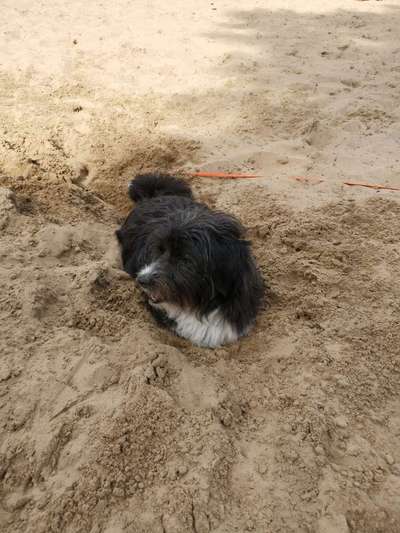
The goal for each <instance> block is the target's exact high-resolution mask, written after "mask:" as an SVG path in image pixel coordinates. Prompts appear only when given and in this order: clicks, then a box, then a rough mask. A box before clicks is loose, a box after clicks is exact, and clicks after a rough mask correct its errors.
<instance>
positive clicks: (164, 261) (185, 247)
mask: <svg viewBox="0 0 400 533" xmlns="http://www.w3.org/2000/svg"><path fill="white" fill-rule="evenodd" d="M129 196H130V198H131V200H133V202H135V204H136V206H135V207H134V208H133V209H132V211H131V212H130V213H129V215H128V217H127V218H126V220H125V222H124V223H123V224H122V226H121V227H120V229H119V230H117V231H116V236H117V239H118V241H119V245H120V250H121V256H122V264H123V268H124V270H125V271H126V272H127V273H128V274H129V275H130V276H131V277H132V278H134V279H135V280H136V283H137V284H138V286H139V287H140V288H141V290H142V291H143V293H144V295H145V297H146V302H147V304H148V307H149V309H150V311H151V313H152V314H153V316H154V317H155V319H156V321H157V322H158V323H159V324H160V325H162V326H165V327H167V328H169V329H170V330H172V331H174V332H175V333H176V334H177V335H179V336H181V337H184V338H186V339H188V340H190V341H191V342H192V343H193V344H195V345H198V346H203V347H208V348H216V347H218V346H221V345H224V344H228V343H233V342H235V341H236V340H237V339H238V338H239V337H241V336H243V335H247V334H248V333H249V331H250V329H251V328H252V326H253V325H254V323H255V319H256V316H257V314H258V312H259V310H260V308H261V305H262V302H263V295H264V283H263V279H262V277H261V275H260V272H259V270H258V268H257V266H256V263H255V260H254V258H253V255H252V253H251V250H250V242H249V241H248V240H246V239H245V238H244V228H243V226H242V225H241V223H240V222H239V221H238V220H237V219H236V218H235V217H233V216H231V215H228V214H226V213H223V212H219V211H214V210H212V209H210V208H209V207H208V206H206V205H205V204H203V203H199V202H196V201H195V199H194V197H193V193H192V190H191V188H190V186H189V185H188V184H187V183H186V182H185V181H184V180H182V179H178V178H176V177H174V176H171V175H166V174H142V175H139V176H137V177H136V178H135V179H133V180H132V181H131V182H130V184H129Z"/></svg>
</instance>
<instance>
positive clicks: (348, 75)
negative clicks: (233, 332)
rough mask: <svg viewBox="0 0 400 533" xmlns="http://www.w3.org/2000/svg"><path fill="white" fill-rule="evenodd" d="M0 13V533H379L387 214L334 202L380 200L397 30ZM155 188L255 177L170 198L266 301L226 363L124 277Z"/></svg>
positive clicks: (275, 13)
mask: <svg viewBox="0 0 400 533" xmlns="http://www.w3.org/2000/svg"><path fill="white" fill-rule="evenodd" d="M392 3H393V2H392ZM6 4H7V6H6V7H7V13H5V15H4V16H5V20H6V21H7V24H6V29H5V31H4V33H3V37H2V39H3V40H4V46H3V47H0V59H1V64H2V69H3V70H2V72H1V85H0V91H1V92H0V181H1V187H0V229H1V241H0V269H1V276H0V343H1V346H0V354H1V355H0V428H1V433H0V530H1V532H2V533H3V532H4V533H17V532H18V533H19V532H21V533H22V532H24V533H48V532H53V533H56V532H57V533H59V532H65V533H158V532H159V533H186V532H187V533H208V532H210V533H211V532H215V533H232V532H235V531H238V532H245V531H255V532H259V533H266V532H270V533H279V532H281V533H289V532H292V533H299V532H304V533H306V532H308V533H314V532H315V533H349V532H352V533H354V532H356V533H378V532H379V533H398V531H399V523H400V455H399V447H398V442H399V437H400V409H399V407H400V360H399V346H400V328H399V325H400V324H399V322H400V304H399V302H400V257H399V255H400V253H399V250H400V248H399V240H400V239H399V235H400V202H399V196H398V195H396V193H389V192H375V191H370V190H363V189H351V190H350V189H347V190H346V189H343V188H342V186H341V185H340V183H341V181H343V179H344V178H346V179H348V178H350V179H357V180H358V181H360V180H363V181H367V182H377V181H378V182H383V183H390V184H392V185H396V184H397V185H399V174H398V168H396V160H397V162H398V149H399V139H400V135H399V131H400V130H399V118H400V117H399V109H398V89H397V87H398V86H399V81H400V64H399V58H400V54H399V47H398V39H397V33H396V32H398V27H399V18H400V17H399V11H398V6H396V5H392V6H386V5H385V3H383V2H379V3H378V2H372V1H371V2H348V1H344V0H343V1H342V0H334V1H331V2H325V1H323V0H318V1H316V2H313V3H312V4H313V6H312V9H311V8H310V6H309V4H310V3H309V2H302V1H300V0H298V1H297V0H296V1H295V2H291V3H290V6H291V7H290V9H289V8H287V5H288V3H287V2H283V1H282V0H271V1H268V2H263V3H262V4H263V5H261V4H260V3H259V2H257V1H256V0H251V1H249V2H247V3H246V6H245V7H243V8H242V9H241V10H239V9H237V6H236V3H234V2H232V0H221V2H218V3H217V2H212V3H210V4H208V3H207V4H204V5H202V6H199V5H198V4H199V3H198V2H195V1H194V0H190V1H188V2H185V3H184V6H183V4H182V5H179V6H178V5H177V4H178V3H177V2H172V3H171V2H170V3H169V4H168V5H165V6H164V5H162V6H161V5H159V4H160V3H157V4H153V3H152V2H147V1H146V2H144V1H143V2H142V1H140V2H135V3H132V2H128V0H118V1H116V2H111V3H109V4H107V5H101V4H97V3H90V5H89V4H88V5H86V4H85V5H83V4H82V2H79V1H78V0H74V1H71V2H69V3H65V2H53V3H51V4H49V5H44V4H40V3H37V2H36V3H35V2H34V4H35V5H34V7H35V9H32V2H27V0H26V1H25V0H21V1H19V2H18V6H17V7H14V4H13V3H12V2H6ZM285 6H286V7H285ZM138 21H140V23H139V22H138ZM154 168H157V169H160V170H174V171H180V172H182V173H183V174H184V172H185V170H188V169H194V168H202V169H205V170H224V171H228V170H236V169H240V170H241V171H245V170H248V171H252V170H254V171H256V172H257V173H259V174H260V175H262V176H264V177H268V179H260V180H256V181H251V180H248V181H241V182H233V181H227V182H216V181H210V180H205V179H203V180H193V179H192V180H191V183H192V185H193V187H194V190H195V193H196V195H197V197H198V198H200V199H201V200H203V201H206V202H207V203H209V204H210V205H211V206H213V207H216V208H219V209H224V210H227V211H229V212H232V213H234V214H236V215H237V216H239V217H240V218H241V220H242V221H243V223H244V224H245V225H246V226H247V228H248V233H249V238H250V239H251V240H252V241H253V246H254V252H255V255H256V257H257V260H258V262H259V264H260V268H261V270H262V272H263V275H264V277H265V278H266V280H267V281H268V283H269V290H268V306H267V307H266V309H265V310H264V311H263V313H262V314H261V315H260V317H259V320H258V323H257V327H256V328H255V330H254V332H252V334H251V335H250V336H249V337H248V338H245V339H242V340H241V341H240V342H239V343H237V344H235V345H232V346H228V347H224V348H221V349H218V350H206V349H200V348H196V347H193V346H192V345H191V344H189V343H188V342H186V341H184V340H182V339H179V338H177V337H175V336H173V335H172V334H170V333H168V332H166V331H162V330H160V329H159V328H158V327H157V326H156V325H155V324H154V323H153V321H152V319H151V317H150V316H149V315H148V314H147V312H146V310H145V308H144V306H143V303H142V300H141V296H140V294H139V292H138V291H137V289H136V288H135V286H134V284H133V283H132V281H131V280H130V279H129V278H128V277H127V276H126V275H125V274H124V273H123V272H122V271H121V269H120V264H119V258H118V250H117V247H116V242H115V238H114V231H115V229H116V227H117V226H118V223H119V222H120V221H121V220H122V218H123V217H124V216H125V214H126V212H127V209H128V208H129V202H128V201H127V196H126V183H127V180H128V179H129V178H130V177H131V176H132V175H133V173H134V172H137V171H142V170H148V169H154ZM298 174H300V175H304V174H307V175H309V176H317V177H318V176H322V177H323V178H324V179H325V180H326V181H325V182H323V183H315V184H312V183H311V184H308V185H307V184H306V183H296V182H294V181H291V180H290V179H287V178H289V177H290V176H293V175H298ZM187 179H189V178H187Z"/></svg>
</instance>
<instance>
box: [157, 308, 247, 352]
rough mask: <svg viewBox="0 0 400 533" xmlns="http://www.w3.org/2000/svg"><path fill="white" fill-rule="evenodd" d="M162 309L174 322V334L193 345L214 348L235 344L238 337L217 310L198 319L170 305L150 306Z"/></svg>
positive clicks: (192, 314)
mask: <svg viewBox="0 0 400 533" xmlns="http://www.w3.org/2000/svg"><path fill="white" fill-rule="evenodd" d="M152 305H154V307H157V308H158V309H162V310H163V311H165V312H166V313H167V315H168V318H170V319H172V320H174V321H175V323H176V326H175V332H176V333H177V335H179V336H180V337H184V338H185V339H188V340H190V341H191V342H193V344H197V345H199V346H205V347H208V348H216V347H217V346H221V345H222V344H227V343H230V342H235V341H236V340H237V339H238V337H239V335H238V333H237V332H236V331H235V330H234V329H233V328H232V326H231V325H230V323H229V322H228V321H227V320H226V319H225V318H224V317H223V316H222V313H221V312H220V310H219V309H215V310H214V311H212V312H211V313H210V314H209V315H207V316H204V317H202V318H199V317H198V316H196V315H195V314H194V313H192V312H190V311H187V310H185V309H182V308H180V307H178V306H175V305H172V304H152Z"/></svg>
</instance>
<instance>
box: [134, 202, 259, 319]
mask: <svg viewBox="0 0 400 533" xmlns="http://www.w3.org/2000/svg"><path fill="white" fill-rule="evenodd" d="M243 233H244V231H243V227H242V226H241V224H240V222H238V221H237V220H236V219H235V218H234V217H232V216H230V215H226V214H224V213H219V212H214V211H210V210H208V209H204V208H202V207H200V206H193V210H190V211H189V212H188V211H185V213H184V214H178V215H177V216H175V217H172V218H171V219H170V221H169V223H168V224H167V225H165V226H161V227H156V228H154V230H153V231H152V232H151V233H150V234H149V235H148V237H147V239H146V242H145V243H144V247H143V248H142V250H141V255H142V260H141V264H143V265H144V266H143V267H142V268H141V269H140V271H139V272H138V273H137V277H136V280H137V283H138V284H139V285H140V287H141V288H142V290H143V291H144V292H145V293H146V295H147V296H148V298H149V300H150V302H151V303H153V304H162V303H170V304H175V305H179V306H180V307H184V308H191V309H195V310H198V311H200V312H207V311H209V310H211V309H212V307H213V306H214V307H215V306H217V305H219V304H220V303H221V302H223V301H226V300H227V299H229V298H234V297H235V292H237V295H238V296H239V293H238V291H239V287H241V289H242V290H245V291H251V290H252V286H251V284H252V279H253V278H254V276H256V268H255V265H254V261H253V259H252V256H251V254H250V250H249V242H248V241H246V240H244V239H243ZM246 280H248V281H246ZM246 283H247V285H246Z"/></svg>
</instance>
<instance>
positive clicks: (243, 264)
mask: <svg viewBox="0 0 400 533" xmlns="http://www.w3.org/2000/svg"><path fill="white" fill-rule="evenodd" d="M248 247H249V242H248V241H245V240H241V239H224V240H223V241H219V242H218V243H217V244H216V246H214V247H213V256H214V257H213V267H214V268H213V270H214V271H213V281H214V287H215V289H216V292H217V293H218V294H220V295H222V296H223V297H224V298H228V297H230V296H231V295H232V294H233V292H235V290H237V287H238V285H239V284H240V283H241V278H242V277H243V275H244V274H245V272H246V270H247V268H248V261H249V250H248Z"/></svg>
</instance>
